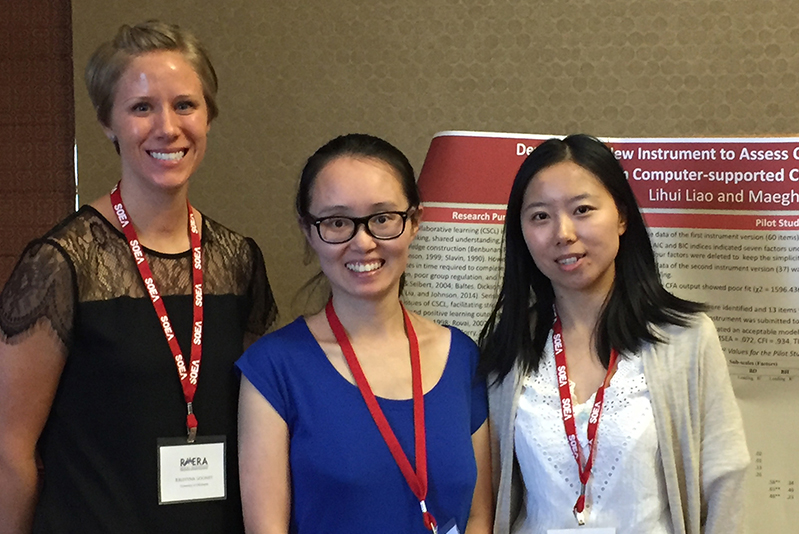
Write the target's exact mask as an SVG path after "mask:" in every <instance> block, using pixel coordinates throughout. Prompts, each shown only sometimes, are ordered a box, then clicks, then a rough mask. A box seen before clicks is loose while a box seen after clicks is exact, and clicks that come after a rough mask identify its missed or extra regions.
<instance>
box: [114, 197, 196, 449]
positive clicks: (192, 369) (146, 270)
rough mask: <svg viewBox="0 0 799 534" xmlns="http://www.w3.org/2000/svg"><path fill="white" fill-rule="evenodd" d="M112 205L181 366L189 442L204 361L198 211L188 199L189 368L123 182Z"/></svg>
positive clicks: (192, 429)
mask: <svg viewBox="0 0 799 534" xmlns="http://www.w3.org/2000/svg"><path fill="white" fill-rule="evenodd" d="M111 205H112V206H113V207H114V211H115V212H116V214H117V219H119V224H120V225H121V226H122V232H124V234H125V238H126V239H127V240H128V246H129V247H130V251H131V252H132V253H133V258H134V259H135V260H136V267H138V269H139V274H140V275H141V279H142V281H143V282H144V285H145V287H146V288H147V293H148V295H149V296H150V300H151V301H152V303H153V308H155V312H156V313H157V314H158V318H159V319H160V322H161V328H162V329H163V330H164V335H165V336H166V340H167V343H169V348H170V349H171V350H172V356H173V358H174V360H175V365H176V367H177V369H178V376H179V377H180V385H181V386H182V387H183V397H184V398H185V399H186V410H187V412H188V415H187V417H186V430H187V432H188V435H189V438H188V441H189V443H193V442H194V440H195V438H196V437H197V418H196V417H195V416H194V407H193V404H192V403H193V402H194V394H195V393H196V391H197V378H198V376H199V374H200V361H201V360H202V346H203V259H202V258H203V256H202V243H201V240H200V232H199V231H198V230H197V222H196V221H195V220H194V213H193V212H192V209H191V204H189V202H188V201H186V205H187V206H188V208H189V235H190V238H191V249H192V269H191V274H192V282H193V286H194V287H193V293H194V299H193V301H194V304H193V307H194V314H193V318H194V327H193V332H192V343H191V357H190V360H189V362H190V366H189V369H188V370H187V369H186V363H185V361H184V358H183V354H182V352H181V350H180V345H178V341H177V339H176V338H175V331H174V330H173V328H172V323H171V321H170V320H169V315H168V314H167V312H166V307H165V306H164V303H163V300H162V299H161V294H160V293H159V292H158V287H157V286H156V285H155V279H154V277H153V271H152V270H151V269H150V263H149V262H148V261H147V258H145V257H144V252H143V251H142V247H141V245H140V244H139V238H138V235H137V234H136V230H135V229H134V228H133V225H132V224H130V222H131V221H130V218H129V217H128V212H127V211H126V210H125V205H124V204H123V203H122V195H121V194H120V193H119V184H117V185H116V186H115V187H114V189H113V190H112V191H111Z"/></svg>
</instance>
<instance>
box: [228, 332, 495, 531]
mask: <svg viewBox="0 0 799 534" xmlns="http://www.w3.org/2000/svg"><path fill="white" fill-rule="evenodd" d="M450 332H451V336H452V337H451V343H450V350H449V356H448V358H447V363H446V366H445V368H444V372H443V374H442V376H441V379H440V380H439V381H438V383H437V384H436V385H435V386H434V387H433V389H432V390H430V391H429V392H428V393H427V394H425V396H424V398H425V430H426V433H427V464H428V488H429V489H428V494H427V507H428V510H429V511H430V512H431V513H432V514H433V515H434V516H435V518H436V520H437V521H438V524H439V525H444V524H445V523H447V522H449V521H450V520H451V519H454V520H455V521H456V523H457V525H458V529H459V530H460V532H465V531H466V521H467V520H468V518H469V509H470V507H471V502H472V494H473V493H474V486H475V482H476V480H477V466H476V463H475V459H474V451H473V449H472V441H471V437H472V433H474V432H475V431H477V429H478V428H480V426H481V425H482V424H483V422H484V421H485V420H486V417H487V403H486V387H485V380H484V379H483V378H482V377H480V376H479V375H477V372H476V368H477V360H478V350H477V346H476V345H475V343H474V342H473V341H472V340H471V339H470V338H468V337H467V336H466V334H464V333H463V332H461V331H460V330H458V329H456V328H450ZM236 365H237V366H238V368H239V369H240V370H241V372H242V373H243V374H244V376H246V377H247V379H248V380H249V381H250V382H251V383H252V384H253V385H254V386H255V388H256V389H257V390H258V391H259V392H260V393H261V394H262V395H263V396H264V398H266V400H267V401H268V402H269V403H270V404H271V405H272V407H273V408H274V409H275V410H276V411H277V413H278V414H280V416H281V417H282V418H283V420H285V421H286V424H287V425H288V431H289V439H290V451H289V463H290V467H291V477H292V488H291V503H292V508H291V524H290V527H289V532H291V533H299V534H306V533H310V532H314V533H318V532H324V533H325V534H334V533H341V534H352V532H358V531H361V532H380V533H381V534H393V533H396V534H413V533H419V534H429V531H428V530H427V529H426V528H425V526H424V523H423V520H422V512H421V510H420V508H419V502H418V500H417V499H416V497H415V496H414V495H413V492H412V491H411V490H410V488H409V487H408V483H407V482H406V481H405V478H404V477H403V475H402V472H401V471H400V469H399V467H397V464H396V462H395V461H394V458H393V457H392V456H391V453H390V452H389V449H388V446H387V445H386V443H385V441H383V437H382V436H381V435H380V431H379V430H378V429H377V425H376V424H375V423H374V421H373V420H372V416H371V415H370V414H369V410H368V409H367V407H366V403H365V402H364V400H363V397H362V396H361V393H360V391H359V390H358V388H357V386H355V385H353V384H350V383H349V382H348V381H347V379H345V378H344V377H343V376H341V374H340V373H339V372H338V371H337V370H336V369H335V368H334V367H333V365H332V364H331V363H330V361H329V360H328V358H327V356H326V355H325V353H324V352H323V351H322V348H321V347H320V346H319V344H318V343H317V342H316V339H315V338H314V337H313V335H312V334H311V332H310V330H308V326H307V325H306V323H305V321H304V320H303V319H302V318H300V319H297V320H296V321H294V322H293V323H291V324H289V325H287V326H285V327H283V328H281V329H280V330H278V331H276V332H273V333H271V334H268V335H266V336H264V337H262V338H261V339H260V340H259V341H257V342H256V343H255V344H253V345H252V346H251V347H250V348H249V350H247V352H245V353H244V356H242V357H241V359H239V361H238V362H237V363H236ZM378 403H379V404H380V407H381V408H382V409H383V412H384V413H385V415H386V418H387V419H388V422H389V424H390V425H391V428H392V429H393V431H394V433H395V434H396V436H397V439H398V440H399V442H400V444H401V445H402V448H403V450H404V451H405V454H406V455H407V456H408V459H409V460H410V462H411V465H413V466H415V465H416V463H415V456H414V445H413V438H414V435H413V401H412V400H411V399H407V400H391V399H383V398H378Z"/></svg>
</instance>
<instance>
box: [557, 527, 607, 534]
mask: <svg viewBox="0 0 799 534" xmlns="http://www.w3.org/2000/svg"><path fill="white" fill-rule="evenodd" d="M547 534H616V529H615V528H590V527H580V528H551V529H549V530H547Z"/></svg>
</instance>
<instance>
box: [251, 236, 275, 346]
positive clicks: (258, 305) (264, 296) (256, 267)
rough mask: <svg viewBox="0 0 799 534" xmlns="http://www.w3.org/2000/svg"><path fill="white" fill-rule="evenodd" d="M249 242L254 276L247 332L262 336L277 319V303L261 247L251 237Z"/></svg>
mask: <svg viewBox="0 0 799 534" xmlns="http://www.w3.org/2000/svg"><path fill="white" fill-rule="evenodd" d="M247 243H248V244H249V246H250V250H251V252H252V278H251V280H250V288H249V291H248V298H249V301H250V316H249V319H248V320H247V332H248V333H250V334H254V335H255V336H262V335H263V334H264V333H266V331H267V330H268V329H269V327H270V326H272V324H273V323H274V322H275V319H277V304H276V303H275V297H274V295H273V294H272V288H271V287H270V286H269V279H268V278H267V277H266V266H265V264H264V256H263V254H262V253H261V249H260V248H258V245H257V244H256V243H255V241H253V240H252V239H250V238H247Z"/></svg>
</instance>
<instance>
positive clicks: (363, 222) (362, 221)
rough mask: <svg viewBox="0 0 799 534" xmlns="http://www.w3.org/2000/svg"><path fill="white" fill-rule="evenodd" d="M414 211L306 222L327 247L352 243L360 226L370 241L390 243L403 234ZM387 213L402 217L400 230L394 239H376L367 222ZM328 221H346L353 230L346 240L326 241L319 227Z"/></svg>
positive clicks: (379, 212)
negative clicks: (312, 227) (350, 224)
mask: <svg viewBox="0 0 799 534" xmlns="http://www.w3.org/2000/svg"><path fill="white" fill-rule="evenodd" d="M414 211H416V207H415V206H411V207H409V208H408V209H407V210H405V211H378V212H377V213H372V214H371V215H366V216H364V217H348V216H346V215H329V216H327V217H319V218H316V219H311V218H309V220H308V222H309V223H310V224H311V225H313V226H316V233H317V234H318V235H319V239H321V240H322V242H324V243H327V244H328V245H342V244H344V243H348V242H350V241H352V238H354V237H355V236H356V235H358V228H360V227H361V226H363V229H364V230H365V231H366V233H367V235H369V237H371V238H372V239H377V240H378V241H391V240H392V239H398V238H399V237H400V236H401V235H402V234H404V233H405V227H406V225H407V224H408V217H410V216H411V214H412V213H413V212H414ZM389 213H391V214H395V215H399V216H400V217H402V230H401V231H400V233H398V234H397V235H395V236H394V237H378V236H376V235H374V234H373V233H372V231H371V230H370V229H369V220H370V219H371V218H372V217H377V216H378V215H386V214H389ZM329 219H348V220H350V221H352V222H353V224H354V225H355V227H354V229H353V230H352V235H351V236H350V237H349V238H348V239H345V240H344V241H335V242H334V241H328V240H326V239H325V238H324V237H322V228H321V225H322V223H323V222H325V221H327V220H329Z"/></svg>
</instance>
